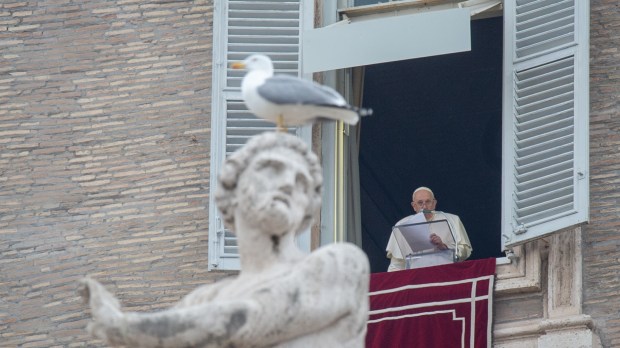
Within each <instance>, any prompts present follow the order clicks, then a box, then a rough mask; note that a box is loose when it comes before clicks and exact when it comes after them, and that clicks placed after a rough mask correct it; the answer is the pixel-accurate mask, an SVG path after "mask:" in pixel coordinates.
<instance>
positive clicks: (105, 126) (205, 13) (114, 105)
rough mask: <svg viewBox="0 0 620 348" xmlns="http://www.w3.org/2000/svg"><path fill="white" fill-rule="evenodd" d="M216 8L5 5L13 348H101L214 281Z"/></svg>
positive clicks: (0, 334) (200, 2) (8, 329)
mask: <svg viewBox="0 0 620 348" xmlns="http://www.w3.org/2000/svg"><path fill="white" fill-rule="evenodd" d="M212 12H213V11H212V1H211V0H195V1H189V0H188V1H178V0H176V1H173V0H170V1H169V0H159V1H153V0H97V1H92V0H91V1H88V0H47V1H43V0H41V1H36V0H31V1H17V2H16V1H14V0H3V1H1V2H0V346H2V347H16V346H20V347H75V346H77V347H81V346H89V347H92V346H101V344H100V343H99V342H97V341H94V340H91V339H90V338H89V337H88V336H87V335H86V333H85V331H84V327H85V325H86V323H87V318H88V316H87V313H86V311H85V305H83V304H82V303H81V301H80V299H79V298H78V297H77V295H76V293H75V289H76V286H77V280H78V279H79V278H81V277H83V276H84V275H86V274H91V275H93V276H94V277H95V278H97V279H99V280H101V281H102V282H103V283H104V284H105V285H107V286H108V288H109V289H110V290H111V291H112V292H114V293H116V294H117V295H118V296H119V297H120V299H121V302H123V304H124V305H125V307H126V308H127V309H129V310H137V311H143V310H145V311H146V310H153V309H158V308H163V307H167V306H169V305H171V304H172V303H173V302H175V301H177V300H178V299H179V298H180V297H181V296H183V295H185V294H186V293H187V292H189V291H190V290H191V289H193V288H195V287H196V286H197V285H198V284H203V283H207V282H212V281H215V280H217V279H218V278H221V277H224V276H226V274H224V273H213V272H211V273H208V272H207V234H208V233H207V226H208V195H209V192H208V188H209V148H210V96H211V90H210V85H211V54H212Z"/></svg>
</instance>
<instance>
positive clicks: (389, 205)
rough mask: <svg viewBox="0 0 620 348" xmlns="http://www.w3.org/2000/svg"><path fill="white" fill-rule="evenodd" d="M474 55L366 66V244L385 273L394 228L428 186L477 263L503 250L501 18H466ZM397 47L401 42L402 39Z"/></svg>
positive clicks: (363, 166)
mask: <svg viewBox="0 0 620 348" xmlns="http://www.w3.org/2000/svg"><path fill="white" fill-rule="evenodd" d="M471 30H472V50H471V51H470V52H464V53H456V54H450V55H442V56H436V57H428V58H421V59H413V60H407V61H400V62H393V63H386V64H377V65H372V66H368V67H366V76H365V82H364V83H365V85H364V103H363V104H364V105H365V106H367V107H370V108H372V109H373V110H374V115H373V116H372V117H367V118H364V119H363V121H362V122H361V146H360V182H361V207H362V229H363V231H362V233H363V248H364V250H365V251H366V253H367V254H368V256H369V258H370V262H371V269H372V271H373V272H384V271H385V270H386V269H387V265H388V264H389V261H388V259H386V257H385V246H386V244H387V241H388V238H389V235H390V231H391V227H392V226H393V225H394V224H395V223H396V221H398V220H399V219H401V218H403V217H405V216H407V215H409V214H411V213H412V212H413V210H412V209H411V206H410V202H411V193H412V191H413V190H414V189H415V188H416V187H418V186H428V187H430V188H431V189H432V190H433V191H434V192H435V196H436V198H437V200H438V206H437V209H438V210H442V211H446V212H450V213H453V214H457V215H459V216H460V217H461V220H462V221H463V224H464V225H465V227H466V229H467V232H468V234H469V237H470V240H471V242H472V245H473V248H474V252H473V254H472V257H471V258H473V259H478V258H487V257H496V256H500V255H501V250H500V244H501V241H500V207H501V203H500V198H501V197H500V194H501V192H500V189H501V146H502V145H501V138H502V136H501V113H502V111H501V108H502V18H501V17H500V18H491V19H483V20H476V21H472V24H471ZM403 44H407V43H406V42H403Z"/></svg>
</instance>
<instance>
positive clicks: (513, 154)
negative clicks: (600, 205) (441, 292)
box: [502, 0, 589, 248]
mask: <svg viewBox="0 0 620 348" xmlns="http://www.w3.org/2000/svg"><path fill="white" fill-rule="evenodd" d="M504 5H505V10H504V23H505V24H504V25H505V28H504V46H505V47H504V100H503V105H504V110H503V123H504V126H503V127H504V134H503V138H504V145H503V148H504V149H503V151H504V164H503V183H502V186H503V187H502V194H503V197H502V235H503V238H502V242H503V245H504V247H505V248H509V247H511V246H514V245H517V244H521V243H524V242H526V241H528V240H532V239H535V238H540V237H543V236H545V235H547V234H549V233H553V232H555V231H558V230H560V229H563V228H566V227H570V226H573V225H576V224H579V223H583V222H585V221H587V219H588V204H589V197H588V181H589V180H588V110H589V99H588V93H589V90H588V71H589V69H588V64H589V63H588V48H589V43H588V36H589V32H588V31H589V23H588V22H589V8H588V1H582V0H507V1H505V2H504Z"/></svg>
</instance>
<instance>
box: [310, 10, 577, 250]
mask: <svg viewBox="0 0 620 348" xmlns="http://www.w3.org/2000/svg"><path fill="white" fill-rule="evenodd" d="M489 3H491V2H489ZM454 5H456V4H454ZM386 6H389V4H382V5H381V6H380V8H381V11H383V13H385V8H386ZM401 10H402V8H401V9H399V11H401ZM431 10H432V9H431ZM436 10H437V11H443V9H440V8H438V9H436ZM365 11H369V9H368V8H367V9H365ZM345 12H346V11H345ZM473 13H474V12H472V14H473ZM588 14H589V9H588V3H587V2H581V1H576V0H571V1H551V0H548V1H545V0H542V1H527V0H510V1H508V0H507V1H505V3H504V11H503V16H504V18H503V23H504V28H503V29H504V30H503V35H504V38H503V42H504V50H503V59H504V60H503V67H504V68H503V71H502V79H501V84H500V86H499V88H500V89H501V90H502V92H501V93H502V95H501V96H500V97H499V99H500V100H499V101H498V100H497V99H498V97H497V95H496V96H495V97H494V98H496V99H495V100H494V101H493V102H495V103H497V102H499V104H497V105H499V108H500V109H501V110H499V113H500V114H501V122H498V120H497V119H492V118H490V119H489V120H490V122H495V123H490V124H489V125H488V129H490V130H489V131H486V132H483V134H481V135H480V136H482V137H487V138H488V141H489V142H492V143H494V144H497V143H498V142H501V144H502V145H501V149H502V151H501V155H499V154H498V153H497V152H496V151H497V148H493V149H491V151H490V153H487V154H483V155H484V156H489V158H491V159H493V158H497V157H499V165H500V167H501V174H500V178H501V186H500V188H499V193H497V190H496V193H495V195H499V197H496V198H493V199H494V200H495V202H497V204H496V206H495V209H496V213H495V217H493V219H494V222H493V223H494V225H495V226H497V227H496V230H495V231H491V232H490V233H494V236H493V240H494V242H492V244H493V245H492V247H493V248H495V249H494V250H497V252H498V253H499V252H501V250H502V249H503V248H510V247H512V246H514V245H518V244H522V243H525V242H527V241H529V240H532V239H536V238H540V237H543V236H545V235H546V234H549V233H553V232H556V231H558V230H560V229H563V228H566V227H570V226H574V225H576V224H579V223H583V222H585V221H587V218H588V217H587V214H588V200H589V198H588V103H589V102H588V30H589V25H588ZM390 15H394V14H393V13H388V14H387V15H386V16H390ZM482 15H484V13H482ZM479 16H480V15H479ZM378 17H380V15H379V14H377V13H375V14H371V13H370V12H368V13H367V17H365V18H364V19H357V20H356V18H350V21H351V24H353V23H355V24H356V25H358V26H364V25H365V23H367V22H372V21H373V20H374V19H375V18H378ZM442 24H444V26H445V28H451V27H452V23H442ZM339 25H341V26H345V25H347V24H346V23H341V24H339ZM349 25H350V24H349ZM334 27H336V26H334ZM399 33H404V31H398V30H396V31H394V30H390V31H385V32H382V33H381V35H382V36H383V37H384V38H386V39H385V40H386V41H394V40H395V39H396V41H398V42H399V45H400V46H404V45H406V44H407V43H409V37H408V35H399ZM408 34H409V33H408ZM381 35H380V36H381ZM500 40H502V39H501V38H500ZM363 41H364V42H363V43H362V44H364V45H368V46H370V45H372V43H370V42H368V38H367V37H364V40H363ZM347 44H350V43H347ZM313 49H320V47H316V46H315V47H314V48H313ZM358 57H359V55H357V56H356V57H352V58H351V62H355V63H352V64H351V65H349V66H356V65H358V64H359V63H357V59H358ZM447 57H448V56H437V57H435V58H423V59H437V60H443V59H448V58H447ZM373 63H376V62H373ZM304 64H305V62H304ZM391 64H404V63H402V62H399V63H391ZM342 67H343V68H344V67H346V66H342ZM369 71H370V69H367V73H369ZM472 74H473V75H476V78H473V77H472V79H471V81H472V82H473V83H485V82H486V80H484V79H480V76H484V71H482V72H481V71H476V72H472ZM496 77H497V76H496ZM411 81H412V82H411V83H417V82H416V80H415V78H412V79H411ZM447 83H450V82H447ZM365 84H367V82H365ZM472 87H475V86H472ZM381 88H382V89H383V90H388V91H390V92H391V93H396V92H395V91H398V86H390V85H388V84H386V85H385V86H382V87H381ZM423 92H424V90H423V89H421V93H423ZM364 104H365V105H366V106H369V107H373V105H371V104H370V103H367V102H366V101H365V102H364ZM440 107H441V105H440ZM373 117H376V118H379V117H384V118H386V117H390V115H377V114H375V116H373ZM458 121H459V122H461V124H462V126H463V127H468V125H467V122H463V120H458ZM367 123H368V122H367ZM497 123H501V132H499V131H498V129H499V126H498V124H497ZM416 126H421V124H420V123H418V124H416V122H415V121H413V122H412V123H411V124H410V127H416ZM361 127H362V131H361V138H362V143H363V142H364V132H366V131H370V132H372V131H373V130H374V129H377V127H379V126H378V125H375V127H370V128H371V129H370V130H367V128H365V126H364V121H362V126H361ZM400 128H401V129H402V132H403V133H404V134H405V135H406V132H407V126H406V125H402V124H401V125H400ZM467 131H471V129H467ZM498 133H500V135H499V137H501V139H497V137H498ZM453 139H454V137H448V136H446V137H445V140H444V141H447V142H450V141H452V140H453ZM388 143H389V145H388V147H386V148H389V146H397V147H401V148H402V147H410V149H411V151H412V152H413V151H425V149H427V145H428V144H425V142H424V141H420V142H416V141H414V140H411V139H407V137H403V139H400V142H398V141H395V139H393V138H385V139H379V140H378V142H375V143H373V144H372V146H375V147H380V146H382V145H384V144H388ZM467 145H468V144H462V143H461V144H455V145H454V146H467ZM476 150H478V149H476ZM361 151H363V149H361ZM437 157H438V158H441V157H443V156H442V154H440V153H438V154H437ZM360 158H361V157H360ZM360 161H361V160H360ZM361 165H363V163H362V164H361ZM466 165H467V164H461V166H466ZM394 170H395V169H394V168H389V167H388V168H383V171H382V172H379V173H377V174H376V176H377V180H376V181H377V182H379V183H381V184H382V185H397V184H399V180H400V181H402V180H405V179H398V178H397V177H395V175H394V173H393V171H394ZM454 175H455V176H454V177H453V178H452V180H449V183H450V184H451V185H455V186H458V185H459V184H460V185H461V186H462V185H468V182H460V183H459V177H458V174H454ZM400 184H403V183H400ZM407 184H408V183H407ZM421 184H422V183H421ZM410 185H415V183H411V184H410ZM411 189H413V187H411V188H410V190H411ZM456 190H458V188H456ZM361 194H362V195H364V192H362V193H361ZM405 194H406V195H407V199H408V196H409V195H410V192H406V193H405ZM369 196H372V197H369V198H370V199H375V200H377V202H375V203H374V204H377V205H381V204H384V203H385V202H382V201H381V199H382V198H381V197H379V196H378V195H370V194H369ZM386 199H389V198H386ZM439 199H440V200H442V196H439ZM477 199H478V200H479V199H484V198H479V197H475V196H474V197H470V196H466V195H462V196H461V197H459V199H458V200H457V202H467V204H468V205H471V204H473V205H475V204H476V200H477ZM442 202H443V203H441V204H444V205H443V206H441V208H440V209H442V210H443V209H445V210H446V211H450V210H449V207H447V206H446V205H445V203H448V202H445V200H444V201H442ZM457 204H458V203H457ZM362 209H363V208H362ZM498 209H499V210H500V211H499V212H497V210H498ZM376 213H377V212H375V214H376ZM484 213H485V212H484V211H482V212H480V213H478V214H476V215H477V216H484ZM404 214H407V212H404ZM362 215H363V216H364V215H366V214H362ZM400 217H402V216H400ZM340 218H342V217H340ZM385 220H386V221H387V220H392V223H393V222H395V221H396V220H398V219H392V217H386V218H385ZM464 222H465V224H466V226H467V221H466V220H465V219H464ZM382 233H389V232H383V231H382ZM474 249H475V250H476V249H477V248H476V245H474ZM379 253H380V254H381V253H383V254H382V255H381V257H383V258H385V254H384V252H383V251H382V250H379ZM371 259H372V255H371Z"/></svg>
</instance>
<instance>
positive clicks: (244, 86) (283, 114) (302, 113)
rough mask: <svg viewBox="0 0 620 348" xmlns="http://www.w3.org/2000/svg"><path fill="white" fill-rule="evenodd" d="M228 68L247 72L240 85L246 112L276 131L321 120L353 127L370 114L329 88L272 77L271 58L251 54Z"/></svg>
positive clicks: (283, 76) (370, 111) (300, 80)
mask: <svg viewBox="0 0 620 348" xmlns="http://www.w3.org/2000/svg"><path fill="white" fill-rule="evenodd" d="M231 67H232V68H233V69H246V70H247V71H248V72H247V73H246V74H245V76H244V77H243V81H242V82H241V94H242V96H243V101H244V102H245V105H246V106H247V108H248V110H250V111H251V112H252V113H254V114H255V115H256V116H258V117H260V118H263V119H266V120H268V121H271V122H274V123H276V124H277V125H278V130H280V131H282V130H284V129H285V127H287V126H298V125H302V124H305V123H310V122H313V121H314V120H316V119H325V118H328V119H332V120H340V121H343V122H345V123H347V124H353V125H354V124H356V123H357V121H358V120H359V116H366V115H370V114H372V110H370V109H361V108H356V107H353V106H351V105H349V104H348V103H347V102H346V100H345V99H344V98H343V97H342V96H341V95H340V94H338V92H336V91H335V90H334V89H332V88H330V87H327V86H322V85H320V84H318V83H316V82H313V81H308V80H302V79H300V78H297V77H293V76H289V75H274V74H273V64H272V63H271V59H269V57H267V56H265V55H262V54H253V55H251V56H249V57H248V58H246V59H245V60H244V61H243V62H237V63H233V64H232V65H231Z"/></svg>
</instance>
